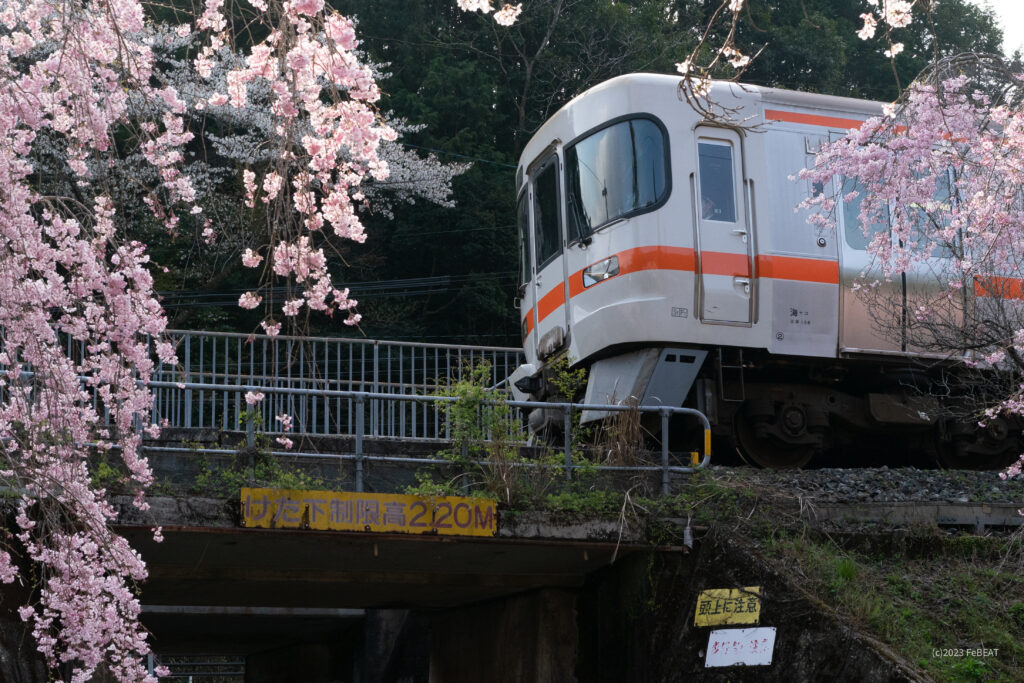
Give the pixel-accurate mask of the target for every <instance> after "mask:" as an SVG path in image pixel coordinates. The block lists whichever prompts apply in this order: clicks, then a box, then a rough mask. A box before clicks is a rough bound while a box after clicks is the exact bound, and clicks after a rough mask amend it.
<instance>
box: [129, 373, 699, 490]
mask: <svg viewBox="0 0 1024 683" xmlns="http://www.w3.org/2000/svg"><path fill="white" fill-rule="evenodd" d="M149 386H150V387H151V388H153V389H154V390H156V389H172V388H173V389H176V390H178V391H196V392H199V391H218V392H226V393H234V394H236V395H237V394H243V393H246V394H247V393H253V394H263V395H264V397H265V398H264V399H263V400H261V401H259V402H258V403H256V404H255V406H253V408H254V409H256V410H259V411H261V414H264V415H266V418H264V423H265V424H266V423H267V418H270V416H269V415H267V411H268V410H270V411H272V410H273V409H274V408H273V407H274V406H278V405H282V404H283V403H284V402H283V401H282V400H271V401H269V402H268V401H266V397H267V396H270V397H271V398H272V399H274V398H278V399H283V398H288V397H299V396H310V395H312V394H313V392H312V390H310V389H301V388H292V387H273V386H265V385H256V384H253V385H216V384H204V383H196V382H192V383H173V382H166V381H159V380H156V381H153V382H150V383H149ZM315 397H316V398H318V399H322V400H332V399H333V400H335V401H339V402H340V401H345V402H346V403H347V404H348V405H350V406H352V411H351V421H350V422H349V426H350V427H351V429H350V431H347V432H344V433H341V434H337V433H336V434H332V436H337V435H351V436H354V437H355V445H354V452H353V453H351V454H344V453H343V454H324V453H305V452H294V451H271V453H272V454H274V455H278V456H301V457H309V458H329V459H335V460H352V461H355V470H356V472H355V488H356V491H362V490H363V465H364V463H365V462H367V461H380V462H403V463H417V464H452V463H451V461H450V460H445V459H441V458H416V457H403V456H379V455H367V454H366V453H365V452H364V440H365V439H366V437H368V436H379V435H378V434H376V433H374V432H373V427H374V426H375V425H376V422H375V419H374V417H373V415H372V414H370V415H368V414H367V406H368V405H377V406H378V411H381V410H383V411H391V412H396V411H395V410H392V409H398V410H397V412H402V413H403V414H404V410H401V409H399V408H400V407H401V406H405V405H407V404H408V405H414V406H415V405H419V404H422V405H423V406H430V408H431V414H432V415H433V416H434V417H435V419H436V420H437V422H438V424H440V425H443V432H444V433H445V434H450V429H449V427H448V423H447V419H446V411H445V408H444V404H451V403H454V402H456V401H458V400H459V399H458V398H456V397H452V396H435V395H414V394H392V393H381V392H369V391H338V390H323V391H317V392H315ZM490 403H492V404H498V403H505V404H507V405H508V406H510V407H512V408H519V409H523V408H527V409H534V408H541V409H545V410H560V411H562V413H563V415H564V426H565V427H564V446H563V452H564V462H563V465H562V468H563V469H564V472H565V476H566V478H567V479H571V478H572V472H573V470H575V469H580V468H581V467H583V466H581V465H575V464H573V461H572V443H573V438H572V426H573V425H572V415H573V413H574V411H583V410H602V411H609V412H627V411H633V410H635V411H637V412H639V413H656V414H658V415H660V417H661V433H660V442H661V463H660V464H659V465H650V466H643V465H638V466H621V465H611V466H610V465H594V466H588V468H589V469H595V470H598V471H601V470H616V471H635V472H642V471H660V472H661V473H662V478H661V479H662V481H661V483H662V492H663V493H664V494H665V495H668V493H669V477H670V474H671V473H673V472H676V473H686V472H695V471H697V470H698V469H702V468H704V467H706V466H707V464H708V463H709V462H710V460H711V424H710V422H709V421H708V418H707V416H706V415H704V413H702V412H700V411H699V410H694V409H692V408H675V407H669V406H631V405H620V404H614V405H609V404H595V403H547V402H541V401H501V400H498V399H496V400H495V401H493V402H490ZM285 414H286V415H287V413H285ZM413 414H415V411H414V412H413ZM673 415H686V416H690V417H695V418H697V419H698V420H699V421H700V422H701V424H702V426H703V433H704V441H703V452H702V453H696V454H694V456H695V460H694V462H693V465H692V466H680V465H672V464H671V462H670V460H671V453H672V451H671V449H670V444H669V421H670V419H671V417H672V416H673ZM154 420H155V421H156V420H159V416H158V415H157V414H156V413H154ZM253 424H254V421H253V420H251V419H250V420H248V421H247V425H246V426H247V432H248V435H249V445H254V436H255V429H254V427H253ZM275 431H276V432H281V431H282V430H280V429H278V430H275ZM438 431H440V430H438ZM511 436H513V437H514V436H516V435H511ZM520 436H521V435H520ZM435 438H439V437H435ZM445 440H447V438H446V439H445ZM159 450H161V451H168V452H178V451H181V452H192V451H191V449H188V448H175V447H159ZM203 452H204V453H208V454H224V455H230V454H235V453H237V451H235V450H232V449H204V450H203ZM468 463H469V464H475V465H486V464H487V463H486V462H485V461H481V460H469V461H468ZM512 465H513V466H516V467H537V466H539V465H538V464H537V463H530V462H517V463H512Z"/></svg>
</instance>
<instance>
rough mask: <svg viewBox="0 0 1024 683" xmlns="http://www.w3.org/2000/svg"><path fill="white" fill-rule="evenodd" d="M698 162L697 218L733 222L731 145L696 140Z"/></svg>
mask: <svg viewBox="0 0 1024 683" xmlns="http://www.w3.org/2000/svg"><path fill="white" fill-rule="evenodd" d="M697 160H698V162H699V165H700V204H701V217H702V218H704V219H705V220H712V221H725V222H727V223H735V222H736V192H735V190H734V189H733V168H732V146H731V145H727V144H722V143H717V142H715V143H712V142H699V143H697Z"/></svg>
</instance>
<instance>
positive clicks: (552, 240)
mask: <svg viewBox="0 0 1024 683" xmlns="http://www.w3.org/2000/svg"><path fill="white" fill-rule="evenodd" d="M557 169H558V164H557V161H556V159H555V157H551V159H550V161H548V162H546V163H545V164H544V166H543V167H542V168H541V169H540V170H539V171H537V173H536V174H535V176H534V178H535V180H534V181H533V245H534V250H535V251H536V256H537V270H540V269H541V268H543V267H544V266H545V265H547V263H548V262H549V261H551V259H553V258H554V257H555V255H556V254H558V253H559V252H561V251H562V237H561V231H560V230H559V215H558V214H559V211H558V207H559V202H558V171H557Z"/></svg>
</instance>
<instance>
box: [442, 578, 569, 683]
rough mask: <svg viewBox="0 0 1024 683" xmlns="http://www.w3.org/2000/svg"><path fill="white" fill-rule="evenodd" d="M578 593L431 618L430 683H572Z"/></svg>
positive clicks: (510, 600) (549, 593)
mask: <svg viewBox="0 0 1024 683" xmlns="http://www.w3.org/2000/svg"><path fill="white" fill-rule="evenodd" d="M576 599H577V591H574V590H566V589H546V590H540V591H535V592H533V593H528V594H525V595H515V596H511V597H507V598H502V599H499V600H493V601H490V602H486V603H483V604H477V605H470V606H467V607H460V608H457V609H451V610H447V611H445V612H444V613H442V614H439V615H437V616H435V618H434V619H433V622H432V628H431V637H430V683H478V682H479V681H489V682H491V683H518V682H519V681H536V682H537V683H568V682H571V681H575V680H576V673H575V669H576V659H577V650H578V647H579V642H578V641H579V639H578V627H577V623H576Z"/></svg>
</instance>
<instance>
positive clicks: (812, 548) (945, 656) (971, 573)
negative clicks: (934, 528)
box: [761, 532, 1024, 683]
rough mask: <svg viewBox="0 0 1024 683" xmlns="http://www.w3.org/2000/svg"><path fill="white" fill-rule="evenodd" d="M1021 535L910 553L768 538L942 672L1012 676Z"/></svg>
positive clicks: (893, 641) (852, 612) (966, 677)
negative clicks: (1011, 561) (1011, 558)
mask: <svg viewBox="0 0 1024 683" xmlns="http://www.w3.org/2000/svg"><path fill="white" fill-rule="evenodd" d="M1019 544H1020V539H1019V538H1018V539H1015V538H1010V539H1006V538H972V539H971V540H970V541H964V540H961V539H955V538H954V539H942V538H935V539H934V551H933V552H931V553H928V554H927V556H919V557H906V556H902V555H900V554H898V553H883V554H868V553H865V552H858V551H853V550H849V549H845V548H841V547H840V546H839V545H838V544H837V543H835V542H834V541H832V540H831V539H829V538H827V537H818V536H816V535H814V534H800V533H792V532H790V533H782V534H776V535H775V536H774V537H773V538H771V539H768V540H767V541H765V542H763V543H762V544H761V547H762V549H763V550H764V551H765V553H766V555H767V556H768V557H769V558H770V559H772V560H774V561H777V562H780V563H781V564H783V565H785V566H787V567H789V568H791V569H792V573H793V574H794V575H796V576H802V577H803V579H802V583H803V584H804V585H805V586H806V587H807V588H809V589H810V590H811V591H812V592H814V593H815V594H816V595H817V596H818V597H819V598H820V599H822V600H823V601H824V602H826V603H828V604H831V605H833V606H835V607H836V608H837V609H838V611H839V612H840V613H842V614H845V615H846V617H847V618H850V619H852V620H853V621H854V622H856V623H857V624H858V625H859V626H860V627H862V628H864V629H865V630H866V631H867V632H868V633H871V634H872V635H874V636H875V637H877V638H878V639H879V640H881V641H883V642H885V643H887V644H888V645H889V646H891V647H892V648H893V649H894V650H896V651H897V652H899V653H900V654H902V655H903V656H904V657H906V658H907V659H908V660H909V661H912V662H915V663H916V664H917V665H918V666H920V667H921V668H922V669H923V670H924V671H926V672H927V673H928V674H929V675H931V676H933V677H934V678H935V679H936V680H938V681H949V682H950V683H961V682H963V683H967V682H970V681H979V682H981V681H985V682H988V681H995V682H998V683H1002V682H1004V681H1005V682H1007V683H1009V682H1010V681H1019V680H1021V673H1020V672H1021V671H1022V670H1024V577H1021V575H1020V574H1019V573H1018V572H1017V571H1016V567H1014V566H1008V565H1007V564H1006V563H1005V562H1003V561H1002V559H1001V558H1005V557H1006V556H1007V555H1008V554H1012V553H1014V552H1016V551H1017V550H1018V548H1017V546H1019ZM967 547H970V548H971V550H972V552H970V553H967V552H965V549H966V548H967Z"/></svg>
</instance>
